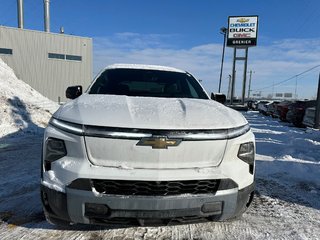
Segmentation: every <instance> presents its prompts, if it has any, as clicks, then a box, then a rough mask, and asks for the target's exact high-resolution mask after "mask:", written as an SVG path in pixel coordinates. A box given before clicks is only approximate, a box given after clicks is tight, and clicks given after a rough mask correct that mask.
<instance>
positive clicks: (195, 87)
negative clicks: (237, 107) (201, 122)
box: [89, 69, 208, 99]
mask: <svg viewBox="0 0 320 240" xmlns="http://www.w3.org/2000/svg"><path fill="white" fill-rule="evenodd" d="M89 94H113V95H127V96H139V97H167V98H199V99H208V96H207V95H206V93H205V92H204V90H203V89H202V87H201V86H200V85H199V83H198V82H197V81H196V80H195V79H194V78H193V77H192V76H191V75H189V74H187V73H180V72H168V71H158V70H143V69H107V70H106V71H104V72H103V73H102V74H101V75H100V76H99V77H98V78H97V80H96V81H95V82H94V83H93V85H92V86H91V88H90V90H89Z"/></svg>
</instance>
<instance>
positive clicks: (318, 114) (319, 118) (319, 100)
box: [314, 74, 320, 129]
mask: <svg viewBox="0 0 320 240" xmlns="http://www.w3.org/2000/svg"><path fill="white" fill-rule="evenodd" d="M319 121H320V74H319V82H318V94H317V105H316V115H315V116H314V128H316V129H317V128H319V127H320V123H319Z"/></svg>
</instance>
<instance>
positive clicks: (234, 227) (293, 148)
mask: <svg viewBox="0 0 320 240" xmlns="http://www.w3.org/2000/svg"><path fill="white" fill-rule="evenodd" d="M56 107H57V105H56V104H54V103H52V102H51V101H50V100H48V99H45V98H44V97H42V96H41V95H39V94H38V93H36V92H35V91H34V90H32V89H31V88H30V87H29V86H28V85H26V84H24V83H23V82H22V81H20V80H18V79H17V78H16V77H15V76H14V74H13V72H12V70H11V69H9V68H8V67H7V66H6V65H5V64H4V63H3V62H2V61H1V60H0V113H1V116H0V239H1V240H2V239H10V240H11V239H33V240H34V239H119V240H122V239H320V201H319V200H320V131H316V130H312V129H297V128H294V127H292V126H290V125H288V124H283V123H279V122H278V121H277V120H274V119H272V118H269V117H264V116H262V115H260V114H258V113H257V112H248V113H245V116H246V118H247V119H248V120H249V122H250V124H251V127H252V129H253V131H254V133H255V135H256V142H257V156H256V159H257V162H256V170H257V174H256V182H257V186H256V190H257V191H256V196H255V198H254V201H253V204H252V206H251V207H250V209H249V210H248V211H247V212H246V213H245V214H244V215H243V217H242V218H241V219H240V220H236V221H227V222H205V223H196V224H185V225H172V226H160V227H159V226H158V227H123V226H120V225H113V226H109V227H104V228H97V227H93V226H73V227H70V228H65V229H61V228H57V227H55V226H52V225H50V224H48V223H47V222H46V221H45V219H44V216H43V214H42V209H41V203H40V196H39V195H40V194H39V179H40V155H41V150H40V149H41V138H42V133H43V127H44V126H45V125H46V123H47V122H48V119H49V117H50V111H51V112H52V111H53V110H54V109H55V108H56Z"/></svg>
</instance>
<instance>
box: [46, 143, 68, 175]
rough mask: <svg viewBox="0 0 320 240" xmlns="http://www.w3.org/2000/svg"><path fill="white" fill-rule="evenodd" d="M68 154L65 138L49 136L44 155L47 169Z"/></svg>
mask: <svg viewBox="0 0 320 240" xmlns="http://www.w3.org/2000/svg"><path fill="white" fill-rule="evenodd" d="M66 155H67V149H66V146H65V143H64V141H63V140H61V139H57V138H48V140H47V141H46V148H45V155H44V164H45V165H44V168H45V170H46V171H49V170H51V163H52V162H54V161H56V160H58V159H60V158H62V157H64V156H66Z"/></svg>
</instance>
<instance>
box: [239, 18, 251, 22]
mask: <svg viewBox="0 0 320 240" xmlns="http://www.w3.org/2000/svg"><path fill="white" fill-rule="evenodd" d="M237 22H239V23H246V22H249V19H247V18H240V19H238V20H237Z"/></svg>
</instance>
